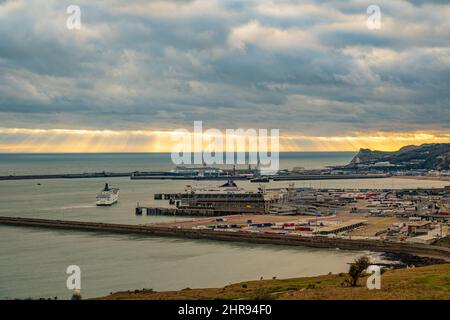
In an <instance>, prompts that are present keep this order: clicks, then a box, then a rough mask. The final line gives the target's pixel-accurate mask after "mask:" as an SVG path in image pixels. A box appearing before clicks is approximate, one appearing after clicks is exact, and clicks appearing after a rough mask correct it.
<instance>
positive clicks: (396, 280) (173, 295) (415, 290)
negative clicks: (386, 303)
mask: <svg viewBox="0 0 450 320" xmlns="http://www.w3.org/2000/svg"><path fill="white" fill-rule="evenodd" d="M449 274H450V264H440V265H429V266H425V267H417V268H409V269H408V268H402V269H394V270H387V271H386V272H384V273H383V274H382V275H381V289H380V290H369V289H368V288H367V287H366V286H365V282H366V278H365V277H363V278H362V279H361V280H360V281H359V285H358V286H356V287H350V286H347V285H346V284H345V280H346V279H347V278H348V275H347V274H346V273H339V274H331V273H329V274H327V275H322V276H316V277H303V278H290V279H271V280H264V279H263V280H253V281H246V282H240V283H234V284H230V285H227V286H225V287H223V288H195V289H191V288H185V289H182V290H178V291H161V292H157V291H154V290H152V289H148V288H147V289H145V288H144V289H142V290H139V289H135V290H128V291H121V292H115V293H113V292H111V293H110V294H109V295H107V296H104V297H98V298H95V299H94V300H217V299H219V300H310V299H314V300H336V299H337V300H354V299H358V300H375V299H385V300H418V299H420V300H427V299H433V300H449V299H450V295H449V294H448V290H450V284H449V282H448V275H449Z"/></svg>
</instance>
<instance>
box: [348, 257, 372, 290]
mask: <svg viewBox="0 0 450 320" xmlns="http://www.w3.org/2000/svg"><path fill="white" fill-rule="evenodd" d="M369 265H370V261H369V258H367V257H359V258H357V259H355V261H354V262H353V263H351V264H350V268H349V270H348V275H349V276H350V280H348V283H349V284H350V285H351V286H352V287H356V286H357V285H358V280H359V278H361V275H362V273H363V272H364V270H366V269H367V268H368V267H369Z"/></svg>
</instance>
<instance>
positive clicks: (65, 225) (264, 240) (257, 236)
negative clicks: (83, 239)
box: [0, 216, 450, 262]
mask: <svg viewBox="0 0 450 320" xmlns="http://www.w3.org/2000/svg"><path fill="white" fill-rule="evenodd" d="M0 225H9V226H19V227H35V228H50V229H55V230H77V231H90V232H107V233H117V234H124V233H125V234H140V235H143V236H160V237H177V238H189V239H208V240H220V241H228V242H230V241H231V242H247V243H260V244H274V245H292V246H306V247H314V248H340V249H344V250H358V251H365V250H370V251H377V252H393V253H410V254H414V255H419V256H425V257H433V258H440V259H444V260H446V261H448V262H450V248H447V247H440V246H433V245H429V244H419V243H396V242H389V241H376V240H349V239H333V238H328V237H324V236H312V237H302V236H298V235H288V234H269V233H246V232H229V231H214V230H198V229H184V228H180V227H165V226H152V225H130V224H113V223H100V222H83V221H67V220H51V219H34V218H21V217H5V216H4V217H0Z"/></svg>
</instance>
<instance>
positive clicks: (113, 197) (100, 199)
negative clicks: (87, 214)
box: [97, 183, 119, 206]
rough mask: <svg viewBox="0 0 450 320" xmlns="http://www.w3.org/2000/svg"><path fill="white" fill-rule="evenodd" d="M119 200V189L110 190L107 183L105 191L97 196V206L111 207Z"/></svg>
mask: <svg viewBox="0 0 450 320" xmlns="http://www.w3.org/2000/svg"><path fill="white" fill-rule="evenodd" d="M118 200H119V189H117V188H110V187H109V185H108V184H107V183H105V187H104V188H103V190H102V191H101V192H100V193H99V194H97V206H111V205H113V204H114V203H116V202H117V201H118Z"/></svg>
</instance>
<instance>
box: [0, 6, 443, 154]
mask: <svg viewBox="0 0 450 320" xmlns="http://www.w3.org/2000/svg"><path fill="white" fill-rule="evenodd" d="M372 2H373V1H363V0H351V1H345V2H344V1H332V0H329V1H328V0H322V1H320V0H316V1H314V0H306V1H275V0H273V1H272V0H263V1H262V0H245V1H244V0H192V1H191V0H176V1H175V0H174V1H144V0H129V1H120V0H104V1H102V0H99V1H95V2H92V1H87V0H80V1H77V4H78V5H79V6H80V8H81V19H82V27H81V30H68V29H67V28H66V19H67V17H68V14H67V13H66V8H67V7H68V6H69V5H70V4H73V1H65V0H62V1H61V0H48V1H45V2H42V1H37V0H36V1H35V0H27V1H25V0H15V1H14V0H9V1H8V0H7V1H0V39H1V41H0V128H6V129H7V128H21V129H44V130H49V129H56V128H57V129H71V130H79V129H83V130H114V131H121V130H124V131H129V130H150V131H157V130H170V129H174V128H180V127H186V128H190V127H191V126H192V123H193V121H194V120H203V121H204V123H205V126H208V127H217V128H222V129H223V128H237V127H253V128H279V129H280V130H281V133H282V134H283V133H284V134H285V135H289V134H294V135H297V136H301V137H308V136H311V137H327V136H331V137H333V136H339V137H347V136H357V135H363V136H364V135H366V136H371V135H373V133H374V132H385V133H386V134H388V133H389V132H396V134H397V133H398V134H402V133H405V134H409V133H411V132H433V134H434V133H435V132H438V134H441V133H442V132H444V133H448V132H449V127H450V125H449V124H450V38H449V34H450V5H449V4H447V3H446V2H447V1H418V0H414V1H402V0H394V1H392V0H391V1H388V0H383V1H382V0H380V1H376V2H377V3H376V4H377V5H378V6H380V8H381V12H382V20H381V29H380V30H369V29H368V28H367V27H366V20H367V14H366V9H367V7H368V6H369V5H371V4H373V3H372ZM30 132H33V131H30ZM50 133H51V131H49V134H50ZM17 139H18V137H15V138H14V137H11V134H9V135H2V137H0V144H1V145H10V144H12V143H13V141H16V140H17ZM14 143H16V142H14ZM149 151H150V150H149Z"/></svg>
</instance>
